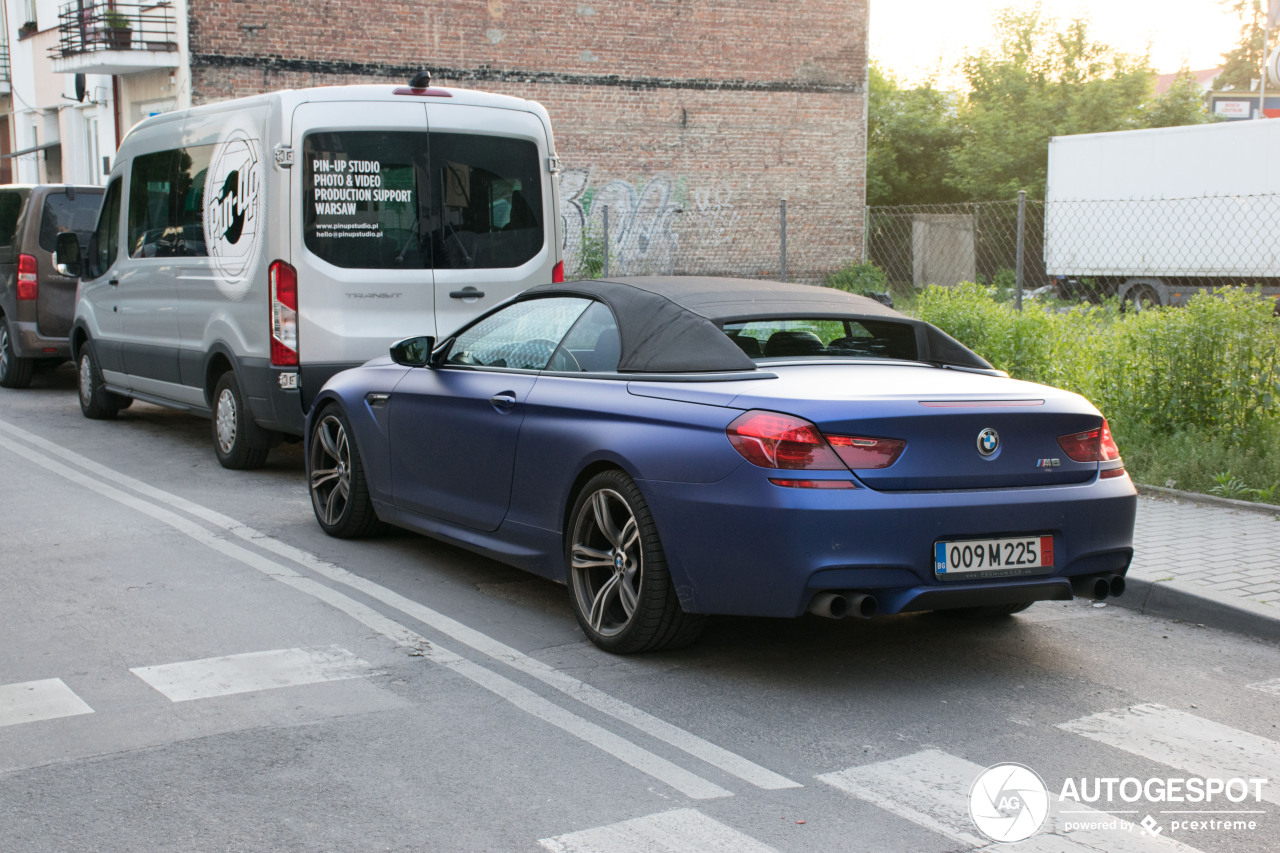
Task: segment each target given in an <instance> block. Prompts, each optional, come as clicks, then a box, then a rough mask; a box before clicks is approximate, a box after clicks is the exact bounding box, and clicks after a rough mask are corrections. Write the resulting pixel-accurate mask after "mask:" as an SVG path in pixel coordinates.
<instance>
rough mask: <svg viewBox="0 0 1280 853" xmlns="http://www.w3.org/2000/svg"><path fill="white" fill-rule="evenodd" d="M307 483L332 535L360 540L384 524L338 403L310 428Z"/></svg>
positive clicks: (314, 505) (320, 519)
mask: <svg viewBox="0 0 1280 853" xmlns="http://www.w3.org/2000/svg"><path fill="white" fill-rule="evenodd" d="M307 484H308V488H309V489H310V491H311V508H312V509H313V510H315V513H316V521H318V522H320V526H321V527H322V528H324V532H325V533H328V534H329V535H330V536H335V537H337V538H339V539H358V538H360V537H362V536H368V535H370V534H372V533H374V532H376V531H377V530H379V528H380V527H381V523H380V522H379V521H378V513H377V512H376V511H375V510H374V508H373V501H371V500H370V499H369V483H368V481H367V480H365V476H364V463H363V462H361V460H360V448H358V447H357V446H356V444H355V441H354V439H353V438H352V432H351V424H350V422H348V421H347V417H346V415H344V414H343V413H342V410H340V409H339V408H338V407H337V406H330V407H329V408H327V409H325V410H323V411H322V412H321V413H320V414H319V416H318V417H317V418H316V421H315V426H314V427H312V429H311V444H310V447H309V449H308V451H307Z"/></svg>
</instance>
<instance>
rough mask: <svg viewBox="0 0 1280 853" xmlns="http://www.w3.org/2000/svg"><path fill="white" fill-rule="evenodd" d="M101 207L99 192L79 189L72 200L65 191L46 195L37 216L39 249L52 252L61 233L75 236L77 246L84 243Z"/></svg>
mask: <svg viewBox="0 0 1280 853" xmlns="http://www.w3.org/2000/svg"><path fill="white" fill-rule="evenodd" d="M101 205H102V193H99V192H85V191H84V190H81V191H80V192H77V193H76V194H75V198H71V197H70V196H68V195H67V194H66V193H65V192H53V193H49V195H47V196H45V198H44V211H43V212H42V213H41V214H40V248H42V249H44V250H45V251H46V252H52V251H53V250H54V249H56V248H57V244H58V235H59V234H61V233H63V232H64V231H69V232H71V233H73V234H75V235H76V237H78V238H79V239H80V245H81V246H83V245H84V244H85V243H88V242H89V235H90V234H92V233H93V225H94V223H95V222H96V221H97V219H98V208H99V207H101Z"/></svg>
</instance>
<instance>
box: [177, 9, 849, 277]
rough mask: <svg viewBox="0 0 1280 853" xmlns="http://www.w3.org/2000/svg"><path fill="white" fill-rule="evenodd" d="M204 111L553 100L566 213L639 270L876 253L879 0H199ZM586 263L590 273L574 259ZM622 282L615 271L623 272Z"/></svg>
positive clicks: (814, 266) (804, 265) (808, 268)
mask: <svg viewBox="0 0 1280 853" xmlns="http://www.w3.org/2000/svg"><path fill="white" fill-rule="evenodd" d="M189 9H190V20H189V27H190V38H191V66H192V97H193V101H194V103H197V104H198V103H205V102H209V101H214V100H222V99H225V98H230V97H236V96H241V95H247V94H254V93H257V92H262V91H266V90H270V89H279V88H292V87H300V86H312V85H333V84H340V83H355V82H364V83H367V82H377V81H379V80H386V81H388V82H395V83H400V82H402V81H404V80H407V79H408V77H409V75H410V74H411V73H412V72H413V71H414V70H417V69H419V68H429V69H431V70H432V72H433V77H434V81H435V82H436V83H437V84H439V85H456V86H463V87H467V88H477V89H485V90H489V91H495V92H501V93H504V94H511V95H517V96H521V97H526V98H532V99H534V100H537V101H540V102H541V103H542V104H544V105H545V106H546V107H547V109H548V110H549V112H550V113H551V118H552V121H553V123H554V126H555V131H556V141H557V148H558V151H559V154H560V156H561V160H562V162H563V163H564V166H565V174H564V175H563V177H562V188H563V189H564V195H565V207H564V213H565V216H566V222H567V224H568V226H569V228H568V230H569V239H568V240H567V242H568V243H570V245H569V246H568V247H567V249H568V251H569V253H570V255H572V254H573V251H574V249H575V244H576V241H577V236H576V235H577V234H578V233H580V232H581V231H582V230H583V229H586V231H587V232H588V233H598V231H599V225H600V223H599V219H600V217H601V215H602V208H603V206H604V204H608V206H609V208H610V211H611V213H610V228H609V231H610V239H611V241H612V242H613V243H614V246H615V247H618V246H619V245H621V247H622V248H627V247H629V249H627V250H628V251H629V252H630V254H624V257H622V258H620V262H621V264H622V266H623V269H624V271H628V272H646V271H686V272H694V271H708V272H711V271H714V272H735V273H742V274H751V275H758V274H765V275H777V274H778V273H779V272H780V270H779V264H780V257H779V255H780V251H779V245H778V244H779V239H778V233H777V232H778V219H779V203H778V202H779V200H780V199H782V198H784V197H785V198H786V199H787V200H788V213H787V220H788V246H787V255H788V270H789V271H790V272H791V276H790V277H792V278H796V277H809V278H812V277H814V276H820V274H821V273H822V272H823V271H825V270H826V269H828V268H834V267H836V266H839V265H840V264H841V263H844V262H846V261H848V260H851V259H856V258H859V257H860V256H861V231H862V205H863V198H864V172H865V153H866V141H865V126H866V122H865V103H866V102H865V78H866V21H867V0H811V2H807V3H804V4H800V3H787V2H781V0H741V2H729V0H720V2H707V0H630V2H625V1H624V2H617V0H610V2H585V3H575V2H559V3H558V2H545V3H528V2H503V0H488V2H483V0H464V2H458V0H418V2H413V3H408V2H388V0H368V2H364V3H351V2H349V0H341V1H340V2H339V0H322V2H315V0H278V2H273V3H270V4H260V3H258V2H249V0H190V3H189ZM570 266H572V264H570ZM614 271H617V270H616V269H615V270H614Z"/></svg>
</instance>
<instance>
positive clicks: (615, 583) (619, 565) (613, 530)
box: [569, 489, 644, 637]
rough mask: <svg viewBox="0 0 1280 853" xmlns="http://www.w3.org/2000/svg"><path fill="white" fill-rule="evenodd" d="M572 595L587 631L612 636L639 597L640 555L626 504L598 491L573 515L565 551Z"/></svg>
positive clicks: (636, 529) (610, 492)
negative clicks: (573, 522)
mask: <svg viewBox="0 0 1280 853" xmlns="http://www.w3.org/2000/svg"><path fill="white" fill-rule="evenodd" d="M569 559H570V569H571V572H572V577H573V588H574V595H576V596H577V598H578V602H579V605H580V607H581V610H582V612H583V613H586V614H588V618H587V621H588V622H589V623H590V625H591V627H592V629H594V630H595V631H596V632H598V633H599V634H601V635H602V636H606V637H609V636H613V635H615V634H618V633H619V632H621V631H622V630H623V629H625V628H626V627H627V625H628V624H629V623H630V621H631V618H632V616H633V615H634V614H635V612H636V606H637V604H638V602H639V600H640V585H641V582H642V580H643V578H644V556H643V553H642V550H641V543H640V529H639V526H638V525H637V523H636V518H635V515H634V513H632V511H631V507H630V506H629V505H628V503H627V501H626V500H625V499H624V498H623V497H622V495H620V494H618V493H617V492H615V491H613V490H612V489H599V490H598V491H596V492H595V493H594V494H592V495H591V498H590V499H589V500H588V501H587V503H586V504H585V505H584V506H583V507H582V510H581V511H580V512H579V514H578V519H577V523H576V524H575V526H574V532H573V540H572V545H571V546H570V550H569Z"/></svg>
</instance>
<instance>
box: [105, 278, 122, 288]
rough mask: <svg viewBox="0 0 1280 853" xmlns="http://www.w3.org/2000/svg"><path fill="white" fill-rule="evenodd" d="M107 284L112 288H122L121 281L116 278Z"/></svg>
mask: <svg viewBox="0 0 1280 853" xmlns="http://www.w3.org/2000/svg"><path fill="white" fill-rule="evenodd" d="M107 284H109V285H111V286H112V287H119V286H120V279H118V278H114V277H113V278H111V279H110V280H109V281H107Z"/></svg>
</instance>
